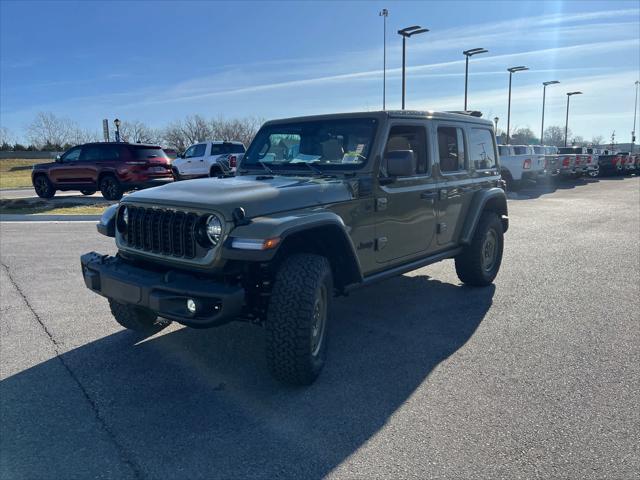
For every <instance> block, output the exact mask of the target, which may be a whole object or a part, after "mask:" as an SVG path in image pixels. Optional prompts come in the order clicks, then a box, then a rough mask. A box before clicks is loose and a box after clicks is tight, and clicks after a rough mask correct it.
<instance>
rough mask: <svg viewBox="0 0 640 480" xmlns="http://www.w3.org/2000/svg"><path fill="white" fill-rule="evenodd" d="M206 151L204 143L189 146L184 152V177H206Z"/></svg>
mask: <svg viewBox="0 0 640 480" xmlns="http://www.w3.org/2000/svg"><path fill="white" fill-rule="evenodd" d="M206 149H207V144H206V143H198V144H196V145H191V146H190V147H189V148H187V151H186V152H184V160H185V162H184V169H183V171H184V174H185V175H207V174H208V173H209V172H207V169H206V168H205V166H204V156H205V152H206Z"/></svg>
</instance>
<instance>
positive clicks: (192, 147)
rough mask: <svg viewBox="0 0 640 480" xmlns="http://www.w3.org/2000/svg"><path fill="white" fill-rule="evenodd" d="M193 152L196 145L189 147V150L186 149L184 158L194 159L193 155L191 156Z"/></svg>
mask: <svg viewBox="0 0 640 480" xmlns="http://www.w3.org/2000/svg"><path fill="white" fill-rule="evenodd" d="M195 150H196V145H191V146H190V147H189V148H187V151H186V152H184V158H191V157H195V155H194V154H193V152H195Z"/></svg>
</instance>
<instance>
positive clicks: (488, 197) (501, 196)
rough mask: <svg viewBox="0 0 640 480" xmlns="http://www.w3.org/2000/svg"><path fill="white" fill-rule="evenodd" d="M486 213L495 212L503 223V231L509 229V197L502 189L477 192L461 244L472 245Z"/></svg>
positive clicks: (463, 231)
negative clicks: (477, 228) (479, 224)
mask: <svg viewBox="0 0 640 480" xmlns="http://www.w3.org/2000/svg"><path fill="white" fill-rule="evenodd" d="M484 212H494V213H495V214H496V215H498V218H499V219H500V221H501V222H502V231H503V232H506V231H507V230H508V229H509V216H508V210H507V196H506V195H505V193H504V190H502V189H501V188H497V187H495V188H490V189H489V190H482V191H480V192H477V193H476V194H475V195H474V197H473V200H472V201H471V206H470V208H469V212H468V214H467V219H466V222H465V225H464V228H463V230H462V234H461V237H460V243H462V244H463V245H468V244H470V243H471V239H472V238H473V234H474V233H475V231H476V227H477V226H478V222H479V221H480V216H481V215H482V214H483V213H484Z"/></svg>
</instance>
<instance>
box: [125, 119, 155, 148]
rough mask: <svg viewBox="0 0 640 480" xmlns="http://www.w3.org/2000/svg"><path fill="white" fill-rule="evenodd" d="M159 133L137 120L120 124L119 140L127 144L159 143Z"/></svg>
mask: <svg viewBox="0 0 640 480" xmlns="http://www.w3.org/2000/svg"><path fill="white" fill-rule="evenodd" d="M161 137H162V135H161V133H160V132H159V131H157V130H155V129H153V128H150V127H149V126H147V125H146V124H145V123H143V122H141V121H139V120H132V121H123V122H122V123H121V124H120V139H121V140H122V141H123V142H129V143H156V144H157V143H160V140H161Z"/></svg>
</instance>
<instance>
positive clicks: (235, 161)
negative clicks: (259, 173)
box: [229, 155, 238, 168]
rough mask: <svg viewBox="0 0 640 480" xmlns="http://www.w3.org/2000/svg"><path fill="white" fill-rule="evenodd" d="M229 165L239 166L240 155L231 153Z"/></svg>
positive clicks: (232, 166)
mask: <svg viewBox="0 0 640 480" xmlns="http://www.w3.org/2000/svg"><path fill="white" fill-rule="evenodd" d="M229 166H230V167H231V168H236V167H237V166H238V157H236V156H235V155H229Z"/></svg>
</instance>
